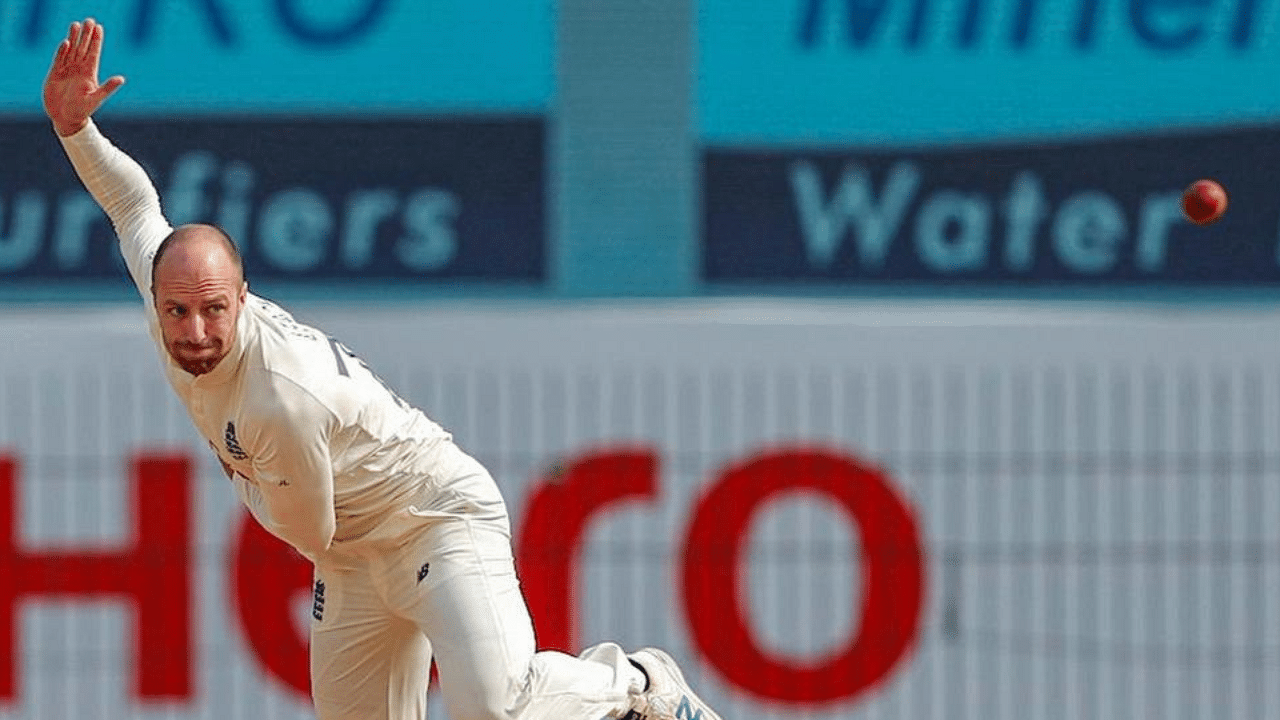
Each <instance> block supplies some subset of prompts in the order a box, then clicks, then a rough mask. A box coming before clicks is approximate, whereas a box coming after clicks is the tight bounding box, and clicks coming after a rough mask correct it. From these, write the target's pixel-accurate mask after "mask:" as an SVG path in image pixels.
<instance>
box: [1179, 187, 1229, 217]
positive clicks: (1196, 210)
mask: <svg viewBox="0 0 1280 720" xmlns="http://www.w3.org/2000/svg"><path fill="white" fill-rule="evenodd" d="M1226 211H1227V191H1226V190H1224V189H1223V187H1222V185H1221V184H1219V183H1218V182H1217V181H1216V180H1208V179H1205V180H1197V181H1195V182H1193V183H1191V184H1190V185H1188V186H1187V189H1186V190H1184V191H1183V192H1182V212H1183V214H1185V215H1186V216H1187V219H1188V220H1190V221H1191V222H1193V223H1195V224H1197V225H1208V224H1209V223H1211V222H1214V221H1216V220H1217V219H1218V218H1220V217H1222V214H1223V213H1225V212H1226Z"/></svg>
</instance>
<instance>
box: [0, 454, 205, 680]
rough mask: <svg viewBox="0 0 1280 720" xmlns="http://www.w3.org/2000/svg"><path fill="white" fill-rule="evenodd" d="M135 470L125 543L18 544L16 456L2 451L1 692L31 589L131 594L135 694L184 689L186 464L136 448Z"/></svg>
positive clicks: (56, 593) (187, 668) (10, 676)
mask: <svg viewBox="0 0 1280 720" xmlns="http://www.w3.org/2000/svg"><path fill="white" fill-rule="evenodd" d="M130 469H131V471H132V480H133V482H132V495H133V497H132V503H131V507H132V508H133V512H134V524H133V529H132V544H130V545H128V546H126V547H124V548H121V549H119V550H116V551H111V549H109V548H91V549H86V550H84V551H82V552H79V553H76V554H74V555H73V554H67V553H52V552H49V553H36V552H29V551H27V550H23V549H20V548H19V547H18V542H17V536H18V526H17V518H16V512H15V508H17V507H18V492H17V463H16V462H15V461H14V460H13V459H12V458H10V457H0V701H4V702H10V701H12V700H14V699H15V698H16V696H17V688H18V678H17V672H16V668H15V667H14V665H15V662H14V658H16V657H19V656H20V654H19V647H18V640H19V638H18V637H17V630H16V628H17V626H18V614H17V604H18V602H19V601H20V600H22V599H23V598H27V597H33V596H41V595H44V596H52V597H72V598H93V597H97V596H108V597H110V598H113V599H128V600H130V601H132V605H133V610H134V613H133V617H134V624H133V627H134V647H133V653H134V660H133V663H132V664H133V667H135V668H136V673H137V674H136V675H135V678H134V685H133V688H132V689H131V690H132V692H133V694H134V696H135V697H136V698H138V699H141V700H159V699H187V698H190V696H191V685H192V682H191V674H192V673H191V553H190V532H189V526H190V520H189V517H190V514H191V504H190V494H191V464H190V460H189V459H188V458H187V457H186V456H182V455H167V456H143V457H139V458H136V459H135V460H134V461H133V462H132V463H131V467H130Z"/></svg>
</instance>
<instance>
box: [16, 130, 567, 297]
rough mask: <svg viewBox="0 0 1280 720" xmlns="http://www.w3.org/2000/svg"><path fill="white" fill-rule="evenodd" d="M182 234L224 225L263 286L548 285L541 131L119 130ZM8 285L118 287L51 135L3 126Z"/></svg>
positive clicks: (98, 216)
mask: <svg viewBox="0 0 1280 720" xmlns="http://www.w3.org/2000/svg"><path fill="white" fill-rule="evenodd" d="M103 131H104V132H105V133H106V134H107V135H108V136H109V137H110V138H111V139H112V140H113V141H114V142H115V143H116V144H117V145H118V146H119V147H121V148H122V149H123V150H125V151H126V152H128V153H129V154H130V155H132V156H133V157H135V158H136V159H137V160H138V161H139V162H140V163H142V165H143V166H144V167H146V168H147V169H148V172H149V173H150V174H151V175H152V178H153V180H154V181H155V184H156V186H157V188H158V189H159V191H160V195H161V200H162V203H163V204H164V207H165V211H166V214H167V215H168V217H169V219H170V221H171V222H172V223H174V224H179V223H182V222H194V221H202V222H215V223H218V224H219V225H222V226H224V227H226V228H227V229H228V231H229V232H230V233H231V234H232V235H233V236H234V237H235V238H236V239H237V241H238V242H239V243H240V244H241V246H242V248H243V250H244V254H245V261H246V265H247V270H248V272H249V273H250V276H251V277H253V278H258V279H267V280H296V281H324V282H326V283H327V282H330V281H332V280H338V279H349V280H377V279H387V280H397V281H419V282H421V283H424V284H431V283H443V282H449V283H451V284H453V285H455V286H456V285H457V283H458V282H459V281H471V280H476V281H484V282H489V283H492V282H499V283H502V282H515V283H521V284H525V285H527V284H529V283H531V282H532V283H541V282H542V281H543V280H544V279H545V277H546V263H545V257H546V237H545V236H546V230H545V222H544V200H545V198H544V195H545V191H544V187H545V181H544V155H543V153H544V148H543V135H544V128H543V123H542V121H541V120H535V119H509V120H508V119H503V120H474V121H472V120H456V121H437V120H432V121H423V122H419V121H412V120H404V121H378V122H359V121H338V120H323V121H303V120H296V121H288V122H286V121H277V120H270V121H267V120H205V119H201V120H196V121H164V122H159V121H146V122H143V121H128V122H125V121H119V122H117V121H110V122H104V123H103ZM0 158H3V161H2V162H3V167H4V170H3V172H2V173H0V276H4V277H8V278H26V279H35V280H54V281H57V282H65V281H68V280H86V281H88V280H101V279H104V278H119V277H120V272H121V265H122V264H121V263H120V262H119V261H118V259H117V257H116V253H115V249H114V247H113V242H112V240H113V235H112V234H111V231H110V228H109V227H108V225H107V222H106V219H105V216H104V215H103V214H102V213H101V212H100V211H97V210H96V209H95V207H94V206H93V205H92V204H91V203H90V202H89V200H88V196H87V194H85V193H83V191H82V190H81V187H80V184H79V181H78V180H77V179H76V177H75V175H74V173H73V171H72V170H71V167H70V163H69V162H68V161H67V159H66V157H65V156H64V154H63V152H62V148H61V145H60V144H59V143H58V142H57V139H56V138H55V137H54V135H53V133H52V131H51V130H50V129H49V127H48V124H47V123H45V122H8V123H0Z"/></svg>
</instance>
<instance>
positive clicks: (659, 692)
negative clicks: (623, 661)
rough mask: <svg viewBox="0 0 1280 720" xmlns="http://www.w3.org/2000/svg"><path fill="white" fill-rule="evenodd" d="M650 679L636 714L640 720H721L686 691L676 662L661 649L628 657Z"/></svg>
mask: <svg viewBox="0 0 1280 720" xmlns="http://www.w3.org/2000/svg"><path fill="white" fill-rule="evenodd" d="M627 657H628V658H630V659H631V660H632V661H633V662H635V663H636V664H637V665H639V666H640V667H641V668H643V669H644V672H645V674H646V675H648V676H649V689H648V690H645V691H644V693H642V694H641V695H640V697H639V698H638V700H639V702H638V703H637V705H638V706H639V707H637V708H636V710H635V712H636V714H638V715H639V716H640V717H641V718H643V720H720V716H719V715H717V714H715V711H713V710H712V709H711V708H710V707H708V706H707V704H706V703H704V702H702V699H701V698H699V697H698V696H697V695H696V694H694V692H693V690H692V689H690V688H689V683H687V682H685V680H684V673H682V672H680V667H679V666H678V665H676V661H675V660H674V659H672V657H671V656H670V655H668V654H666V653H665V652H663V651H662V650H659V649H657V648H644V649H641V650H637V651H635V652H633V653H631V654H630V655H628V656H627Z"/></svg>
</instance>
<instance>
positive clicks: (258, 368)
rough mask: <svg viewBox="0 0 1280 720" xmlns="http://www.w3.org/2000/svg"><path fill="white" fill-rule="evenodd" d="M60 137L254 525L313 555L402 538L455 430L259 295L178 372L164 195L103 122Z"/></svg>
mask: <svg viewBox="0 0 1280 720" xmlns="http://www.w3.org/2000/svg"><path fill="white" fill-rule="evenodd" d="M61 141H62V144H63V147H64V148H65V150H66V152H67V156H68V157H69V158H70V159H71V163H72V165H73V166H74V167H75V170H76V172H77V173H78V174H79V176H80V179H81V181H82V182H83V183H84V185H85V187H86V188H87V189H88V190H89V192H90V193H91V194H92V195H93V197H94V199H95V200H97V202H98V204H99V205H101V206H102V208H103V210H105V211H106V213H107V215H108V217H110V219H111V223H112V225H113V226H114V227H115V231H116V234H117V235H118V236H119V238H120V251H121V253H122V254H123V256H124V259H125V262H126V264H127V265H128V267H129V273H130V275H131V276H132V277H133V281H134V283H135V284H136V285H137V286H138V291H139V292H140V293H141V295H142V300H143V303H144V304H145V306H146V312H147V318H148V325H149V327H150V331H151V335H152V338H153V339H154V340H155V342H156V346H157V348H158V349H159V350H160V357H161V359H162V361H163V363H164V366H165V372H166V374H167V375H168V378H169V382H170V384H171V385H172V386H173V389H174V390H175V391H177V394H178V397H179V398H181V400H182V402H183V403H184V404H185V405H186V408H187V411H188V413H189V414H190V415H191V420H192V421H193V422H194V423H195V427H196V429H197V430H198V431H199V432H200V434H201V435H203V436H204V438H205V439H206V440H208V441H209V445H210V447H212V448H213V450H214V452H216V453H217V455H218V458H219V460H221V461H222V465H223V468H224V470H226V472H227V475H228V477H230V478H231V479H232V481H233V482H234V483H235V485H236V491H237V493H238V494H239V496H240V498H241V500H242V501H243V502H244V503H245V505H246V506H248V508H249V510H250V512H252V513H253V515H254V517H256V518H257V519H258V521H259V522H260V523H262V525H263V527H265V528H266V529H267V530H268V531H270V532H271V533H272V534H274V535H276V536H277V537H279V538H281V539H282V540H284V541H286V542H288V543H289V544H290V545H292V546H293V547H294V548H296V549H297V550H298V551H299V552H300V553H302V554H303V555H305V556H306V557H308V558H310V559H311V560H312V561H316V560H318V559H320V558H321V557H322V556H325V555H333V554H344V553H345V552H346V551H350V552H352V553H354V554H357V555H358V554H362V553H361V547H360V546H361V544H362V543H364V542H366V541H373V540H375V539H378V538H379V537H380V536H383V535H385V534H386V533H388V532H391V529H390V528H391V527H392V526H394V525H395V520H396V518H397V517H400V516H402V515H403V513H404V512H405V509H406V508H407V507H408V506H409V505H411V504H414V503H420V502H422V501H423V500H424V498H426V497H427V496H429V494H430V493H431V491H432V490H433V488H432V477H431V463H432V459H433V451H435V450H436V449H437V447H438V446H439V445H440V444H441V442H442V441H447V440H448V439H449V434H448V433H447V432H446V431H445V430H444V429H443V428H441V427H440V426H439V425H438V424H436V423H435V422H433V421H431V420H430V419H429V418H427V417H426V416H425V415H424V414H423V413H422V412H420V411H419V410H417V409H414V408H412V407H410V406H409V405H408V404H407V403H405V402H404V401H403V400H401V399H400V398H399V397H397V396H396V395H395V394H394V393H393V392H392V391H391V390H390V389H388V388H387V387H386V386H385V385H384V384H383V383H382V382H381V380H379V379H378V378H377V377H376V376H375V375H374V374H373V373H372V372H370V370H369V369H368V368H367V367H366V366H365V365H364V363H362V362H361V361H360V360H359V359H358V358H357V357H355V356H354V355H353V354H352V353H351V352H350V351H349V350H347V349H346V348H345V347H343V346H342V345H341V344H340V343H338V342H337V341H336V340H333V339H331V338H329V337H327V336H326V335H325V334H324V333H323V332H321V331H319V330H317V329H315V328H313V327H309V326H307V325H304V324H302V323H299V322H297V321H296V320H294V318H293V317H292V316H291V315H290V314H289V313H287V312H285V311H284V310H282V309H281V308H280V307H278V306H277V305H275V304H273V303H271V302H270V301H268V300H266V299H264V298H261V297H258V296H255V295H253V294H250V295H249V296H248V300H247V302H246V304H245V307H244V308H243V310H242V311H241V314H240V317H239V320H238V321H237V327H236V332H235V339H234V341H233V343H232V347H231V349H230V351H229V352H228V354H227V356H226V357H224V358H223V359H222V361H221V362H219V363H218V365H217V366H216V367H215V368H214V369H213V370H212V371H210V372H208V373H205V374H203V375H199V376H193V375H191V374H189V373H187V372H186V371H185V370H183V369H182V368H181V367H179V366H178V365H177V364H176V363H174V362H173V360H172V359H171V358H170V357H169V353H168V352H167V351H166V350H165V347H164V342H163V340H162V338H161V334H160V323H159V318H158V317H157V316H156V309H155V304H154V301H153V300H152V297H151V263H152V259H153V258H154V257H155V253H156V249H157V247H158V246H159V245H160V242H161V241H162V240H164V238H165V237H166V236H168V235H169V233H170V232H171V231H172V227H171V226H170V225H169V222H168V220H166V219H165V216H164V213H163V211H162V210H161V206H160V198H159V195H158V194H157V193H156V190H155V187H154V186H153V185H152V183H151V180H150V178H149V177H148V176H147V174H146V172H145V171H144V170H143V169H142V167H141V166H140V165H138V164H137V163H136V162H135V161H134V160H133V159H132V158H130V157H129V156H128V155H126V154H125V153H123V152H122V151H120V150H119V149H118V148H116V147H115V146H114V145H112V144H111V142H110V141H108V140H107V139H106V138H105V137H104V136H103V135H102V134H101V133H100V132H99V131H98V128H97V127H96V126H95V125H94V123H93V122H92V121H90V123H89V125H88V126H87V127H86V128H84V129H83V130H81V131H80V132H78V133H76V134H75V135H72V136H70V137H64V138H61Z"/></svg>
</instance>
